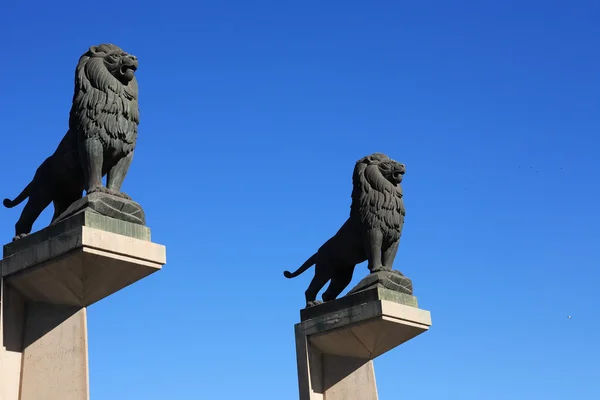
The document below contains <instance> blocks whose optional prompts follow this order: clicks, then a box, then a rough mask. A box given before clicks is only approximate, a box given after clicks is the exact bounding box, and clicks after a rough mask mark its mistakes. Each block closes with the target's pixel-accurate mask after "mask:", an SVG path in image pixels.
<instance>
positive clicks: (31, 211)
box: [13, 197, 52, 240]
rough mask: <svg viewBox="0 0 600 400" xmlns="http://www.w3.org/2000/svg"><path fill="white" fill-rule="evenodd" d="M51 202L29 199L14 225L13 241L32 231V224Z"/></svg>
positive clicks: (43, 199)
mask: <svg viewBox="0 0 600 400" xmlns="http://www.w3.org/2000/svg"><path fill="white" fill-rule="evenodd" d="M51 201H52V200H50V199H46V198H36V197H30V198H29V201H28V202H27V204H25V207H23V212H22V213H21V217H20V218H19V220H18V221H17V223H16V224H15V238H14V239H13V240H15V239H20V238H22V237H23V236H26V235H28V234H29V233H30V232H31V229H33V223H34V222H35V220H36V219H37V218H38V217H39V216H40V214H41V213H42V211H44V209H45V208H46V207H48V205H49V204H50V202H51Z"/></svg>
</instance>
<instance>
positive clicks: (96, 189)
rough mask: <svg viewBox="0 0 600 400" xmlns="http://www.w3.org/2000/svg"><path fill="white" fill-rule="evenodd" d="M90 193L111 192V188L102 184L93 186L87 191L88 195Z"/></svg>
mask: <svg viewBox="0 0 600 400" xmlns="http://www.w3.org/2000/svg"><path fill="white" fill-rule="evenodd" d="M92 193H104V194H113V193H112V191H111V190H109V189H108V188H106V187H104V186H95V187H93V188H91V189H89V190H88V191H87V195H90V194H92Z"/></svg>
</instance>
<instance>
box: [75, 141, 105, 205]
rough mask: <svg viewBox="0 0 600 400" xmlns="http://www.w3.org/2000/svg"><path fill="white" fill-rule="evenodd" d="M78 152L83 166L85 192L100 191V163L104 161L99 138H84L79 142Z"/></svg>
mask: <svg viewBox="0 0 600 400" xmlns="http://www.w3.org/2000/svg"><path fill="white" fill-rule="evenodd" d="M79 150H80V151H79V153H80V156H81V164H82V166H83V175H84V189H85V191H86V193H87V194H91V193H93V192H97V191H101V192H104V191H105V190H103V189H104V188H103V187H102V163H103V162H104V148H103V147H102V143H101V142H100V140H98V139H95V138H89V139H84V140H83V142H82V143H81V144H80V149H79Z"/></svg>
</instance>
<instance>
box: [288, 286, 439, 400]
mask: <svg viewBox="0 0 600 400" xmlns="http://www.w3.org/2000/svg"><path fill="white" fill-rule="evenodd" d="M300 317H301V321H302V322H300V323H298V324H296V325H295V334H296V356H297V363H298V383H299V389H300V400H349V399H352V400H377V399H378V396H377V385H376V382H375V371H374V368H373V360H374V359H375V358H376V357H378V356H380V355H381V354H383V353H385V352H387V351H389V350H391V349H393V348H395V347H397V346H399V345H400V344H402V343H404V342H406V341H408V340H410V339H412V338H414V337H415V336H417V335H419V334H421V333H423V332H424V331H426V330H427V329H429V327H430V326H431V314H430V313H429V311H426V310H422V309H419V308H417V299H416V297H414V296H410V295H407V294H403V293H397V292H395V291H392V290H389V289H385V288H382V287H374V288H370V289H367V290H364V291H360V292H357V293H354V294H352V295H349V296H347V297H343V298H341V299H338V300H334V301H331V302H327V303H324V304H321V305H318V306H314V307H310V308H307V309H303V310H302V311H301V313H300Z"/></svg>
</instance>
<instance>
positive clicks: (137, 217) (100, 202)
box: [53, 192, 146, 225]
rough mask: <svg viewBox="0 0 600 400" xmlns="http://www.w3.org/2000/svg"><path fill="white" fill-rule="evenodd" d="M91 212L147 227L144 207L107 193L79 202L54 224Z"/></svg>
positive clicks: (84, 198)
mask: <svg viewBox="0 0 600 400" xmlns="http://www.w3.org/2000/svg"><path fill="white" fill-rule="evenodd" d="M84 210H91V211H93V212H96V213H98V214H100V215H104V216H106V217H110V218H114V219H118V220H120V221H125V222H131V223H133V224H139V225H146V215H145V214H144V210H143V209H142V206H141V205H139V204H138V203H136V202H135V201H133V200H128V199H125V198H122V197H118V196H114V195H111V194H107V193H101V192H94V193H92V194H90V195H87V196H85V197H83V198H81V199H80V200H77V201H76V202H74V203H73V204H71V205H70V206H69V208H67V210H66V211H65V212H64V213H62V214H61V215H60V216H59V217H58V218H57V219H56V221H54V222H53V224H56V223H57V222H60V221H63V220H65V219H66V218H69V217H71V216H73V215H75V214H77V213H79V212H81V211H84Z"/></svg>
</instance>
